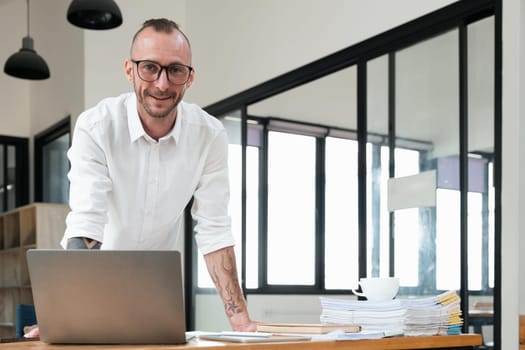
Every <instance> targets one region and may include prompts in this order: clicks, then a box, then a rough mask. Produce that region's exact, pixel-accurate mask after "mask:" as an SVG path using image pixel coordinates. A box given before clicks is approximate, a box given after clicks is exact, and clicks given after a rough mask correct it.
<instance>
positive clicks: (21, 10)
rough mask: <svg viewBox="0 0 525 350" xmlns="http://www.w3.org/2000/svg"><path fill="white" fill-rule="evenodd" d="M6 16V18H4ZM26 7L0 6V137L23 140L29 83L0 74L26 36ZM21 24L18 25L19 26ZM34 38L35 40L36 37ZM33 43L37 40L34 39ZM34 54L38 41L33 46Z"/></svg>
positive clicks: (13, 1) (13, 2)
mask: <svg viewBox="0 0 525 350" xmlns="http://www.w3.org/2000/svg"><path fill="white" fill-rule="evenodd" d="M6 14H9V15H6ZM25 14H26V7H25V2H24V1H17V0H5V1H2V2H0V17H1V20H0V33H2V34H1V39H0V40H1V42H2V45H1V46H0V64H1V68H2V72H1V73H0V105H1V106H2V113H1V115H0V134H2V135H10V136H18V137H26V136H27V135H29V133H30V126H29V121H30V119H29V98H30V97H29V86H30V83H29V82H27V81H25V80H22V79H17V78H13V77H10V76H8V75H7V74H4V73H3V67H4V64H5V61H6V60H7V59H8V58H9V56H11V55H12V54H14V53H15V52H18V50H20V48H21V47H22V38H23V37H24V36H26V35H27V30H26V25H25V24H26V20H25ZM21 21H22V22H23V23H19V22H21ZM37 37H38V36H37ZM33 39H35V40H38V39H37V38H36V37H35V36H33ZM35 48H36V49H37V50H38V41H36V42H35Z"/></svg>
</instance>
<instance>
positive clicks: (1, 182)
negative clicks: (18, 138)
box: [0, 145, 7, 212]
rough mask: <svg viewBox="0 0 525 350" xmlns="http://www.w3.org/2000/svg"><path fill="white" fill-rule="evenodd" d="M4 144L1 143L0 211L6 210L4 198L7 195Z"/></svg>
mask: <svg viewBox="0 0 525 350" xmlns="http://www.w3.org/2000/svg"><path fill="white" fill-rule="evenodd" d="M4 147H6V146H4V145H0V212H4V211H6V208H5V206H4V203H5V202H4V198H5V196H6V195H7V194H6V189H5V178H4V173H5V166H6V164H5V160H4Z"/></svg>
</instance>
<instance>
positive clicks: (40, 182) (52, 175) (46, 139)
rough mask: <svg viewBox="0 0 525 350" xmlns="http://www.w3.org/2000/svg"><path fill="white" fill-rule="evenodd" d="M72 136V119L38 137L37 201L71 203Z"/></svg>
mask: <svg viewBox="0 0 525 350" xmlns="http://www.w3.org/2000/svg"><path fill="white" fill-rule="evenodd" d="M70 134H71V126H70V118H69V117H67V118H65V119H63V120H61V121H60V122H58V123H57V124H55V125H53V126H51V127H50V128H48V129H46V130H45V131H43V132H41V133H40V134H38V135H36V136H35V201H37V202H49V203H67V202H68V201H69V180H68V179H67V173H68V171H69V161H68V159H67V150H68V149H69V146H70V143H71V137H70Z"/></svg>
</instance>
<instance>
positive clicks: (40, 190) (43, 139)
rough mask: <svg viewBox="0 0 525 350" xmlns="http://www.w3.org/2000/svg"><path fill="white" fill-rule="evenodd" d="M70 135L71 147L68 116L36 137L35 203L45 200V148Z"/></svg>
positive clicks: (69, 117) (69, 118)
mask: <svg viewBox="0 0 525 350" xmlns="http://www.w3.org/2000/svg"><path fill="white" fill-rule="evenodd" d="M66 134H69V146H71V116H70V115H68V116H66V117H65V118H63V119H62V120H60V121H58V122H56V123H55V124H53V125H51V126H50V127H48V128H46V129H45V130H43V131H41V132H40V133H38V134H36V135H35V136H34V140H35V141H34V142H35V143H34V152H35V170H34V174H35V179H34V197H35V202H41V201H43V198H44V179H43V173H44V168H43V167H44V164H43V159H44V147H45V146H46V145H47V144H49V143H50V142H53V141H54V140H56V139H58V138H59V137H61V136H64V135H66Z"/></svg>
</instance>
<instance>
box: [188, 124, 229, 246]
mask: <svg viewBox="0 0 525 350" xmlns="http://www.w3.org/2000/svg"><path fill="white" fill-rule="evenodd" d="M229 199H230V189H229V183H228V140H227V136H226V131H225V130H222V131H221V132H219V133H218V135H217V137H216V138H215V140H214V141H213V142H212V144H211V145H210V147H209V152H208V156H207V157H206V162H205V166H204V170H203V174H202V176H201V178H200V180H199V183H198V186H197V188H196V190H195V193H194V202H193V206H192V216H193V219H195V220H196V221H197V225H196V226H195V231H196V235H195V240H196V242H197V246H198V247H199V250H200V251H201V253H202V254H208V253H211V252H213V251H215V250H218V249H221V248H224V247H229V246H233V245H235V241H234V239H233V235H232V232H231V218H230V216H229V215H228V203H229Z"/></svg>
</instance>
